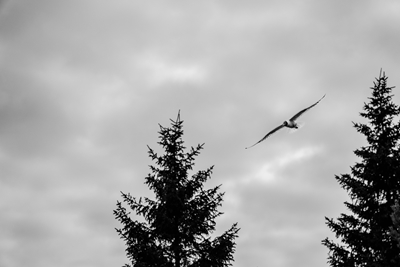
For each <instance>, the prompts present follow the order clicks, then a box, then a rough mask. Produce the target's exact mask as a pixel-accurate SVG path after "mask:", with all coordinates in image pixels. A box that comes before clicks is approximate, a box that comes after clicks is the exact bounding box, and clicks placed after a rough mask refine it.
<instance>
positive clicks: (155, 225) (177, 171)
mask: <svg viewBox="0 0 400 267" xmlns="http://www.w3.org/2000/svg"><path fill="white" fill-rule="evenodd" d="M171 122H172V126H171V127H170V128H164V127H162V126H161V125H160V132H159V134H160V139H161V141H159V142H158V144H160V145H161V146H162V147H163V149H164V150H165V153H164V154H163V155H161V156H159V155H158V154H157V153H155V152H154V151H153V150H152V149H151V148H150V147H148V148H149V156H150V158H151V159H152V160H153V161H154V164H155V165H154V166H150V170H151V173H150V174H148V176H147V177H146V178H145V183H146V184H147V185H148V186H149V188H150V189H151V190H153V191H154V194H155V200H152V199H149V198H146V197H145V198H142V197H140V198H139V199H136V198H135V197H132V196H131V195H130V194H129V193H128V194H125V193H122V198H123V202H125V203H126V205H127V206H129V208H130V209H131V210H133V211H134V212H135V213H136V215H137V216H143V217H144V221H142V222H139V221H136V220H133V219H132V218H131V217H130V212H128V211H127V210H126V208H125V207H124V206H123V205H122V203H121V202H119V201H117V209H116V210H114V215H115V217H116V219H117V220H119V221H120V223H121V224H123V227H122V228H121V229H116V230H117V232H118V234H119V235H120V237H121V238H122V239H123V240H125V243H126V246H127V248H126V254H127V257H128V259H129V260H130V263H131V265H129V264H126V265H125V266H135V267H139V266H140V267H144V266H148V267H150V266H157V267H180V266H182V267H188V266H190V267H200V266H201V267H203V266H205V267H206V266H229V265H232V264H231V261H233V253H234V251H235V245H236V244H235V242H234V240H235V238H236V237H237V233H238V231H239V228H237V223H235V224H233V225H232V226H231V227H230V229H228V230H227V231H225V232H224V233H223V234H222V235H220V236H217V237H214V238H212V237H211V234H212V233H213V232H214V231H215V225H216V223H215V218H216V217H218V216H219V215H221V214H222V212H219V211H218V210H217V208H218V207H219V206H221V202H222V197H223V193H221V192H219V189H220V186H217V187H214V188H212V189H204V186H203V184H204V183H205V182H206V181H207V180H208V179H209V178H210V176H211V173H212V169H213V167H210V168H208V169H206V170H203V171H198V172H197V173H195V174H194V175H192V176H191V177H189V172H190V171H191V170H192V168H193V166H194V159H195V157H196V156H197V155H199V153H200V150H201V149H202V148H203V145H204V144H202V145H198V146H197V147H196V148H193V147H192V148H191V149H190V151H189V152H185V147H184V146H183V143H184V142H183V140H182V136H183V130H182V123H183V121H181V119H180V116H179V113H178V117H177V119H176V121H173V120H171Z"/></svg>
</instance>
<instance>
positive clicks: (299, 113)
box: [290, 94, 326, 121]
mask: <svg viewBox="0 0 400 267" xmlns="http://www.w3.org/2000/svg"><path fill="white" fill-rule="evenodd" d="M325 96H326V94H325V95H324V96H323V97H321V99H320V100H318V101H317V102H315V103H314V104H312V105H311V106H309V107H308V108H305V109H303V110H301V111H299V112H298V113H297V114H296V115H294V116H293V117H291V118H290V120H291V121H295V120H297V118H298V117H300V116H301V115H303V113H304V112H306V111H307V110H309V109H311V108H312V107H314V106H315V105H317V104H318V103H319V101H321V100H322V98H324V97H325Z"/></svg>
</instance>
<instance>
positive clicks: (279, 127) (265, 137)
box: [246, 124, 285, 149]
mask: <svg viewBox="0 0 400 267" xmlns="http://www.w3.org/2000/svg"><path fill="white" fill-rule="evenodd" d="M283 127H285V126H284V125H283V124H282V125H279V126H278V127H276V128H275V129H273V130H272V131H270V132H269V133H267V134H266V135H265V136H264V137H263V138H262V139H261V140H260V141H258V142H257V143H255V144H254V145H252V146H249V147H246V149H248V148H251V147H253V146H255V145H257V144H258V143H261V142H262V141H264V140H265V139H267V137H268V136H270V135H271V134H273V133H274V132H276V131H278V130H279V129H281V128H283Z"/></svg>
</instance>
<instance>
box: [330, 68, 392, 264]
mask: <svg viewBox="0 0 400 267" xmlns="http://www.w3.org/2000/svg"><path fill="white" fill-rule="evenodd" d="M386 82H387V77H386V76H385V73H383V75H382V72H381V73H380V75H379V78H377V79H376V81H375V82H374V86H373V87H371V89H372V97H370V98H369V99H370V102H369V103H368V104H364V108H363V109H364V111H363V112H361V113H360V115H361V116H362V117H364V118H366V119H367V120H368V123H367V124H361V123H353V124H354V127H355V128H356V129H357V131H358V132H360V133H361V134H363V135H364V136H365V137H366V139H367V142H368V145H367V146H364V147H361V148H360V149H357V150H355V151H354V153H355V155H357V156H358V157H360V158H361V162H359V163H356V164H355V165H354V166H353V167H351V174H343V175H340V176H335V178H336V180H337V181H338V182H339V184H340V185H341V186H342V188H343V189H345V190H346V191H347V192H348V194H349V196H350V199H351V203H349V202H345V203H344V204H345V206H346V207H347V208H348V209H349V211H350V212H351V214H350V215H348V214H343V213H342V214H341V215H340V217H339V218H338V219H337V220H336V221H335V220H333V219H328V218H325V219H326V224H327V225H328V227H329V228H330V229H331V230H332V231H333V232H334V233H335V234H336V237H337V238H339V239H340V241H341V242H340V244H337V243H334V242H333V241H332V240H329V239H328V238H326V239H325V240H323V241H322V244H323V245H325V246H326V247H327V248H328V249H329V255H328V263H329V264H330V265H331V266H335V267H338V266H351V267H355V266H357V267H358V266H374V267H378V266H379V267H380V266H382V267H383V266H385V267H395V266H396V267H399V266H400V249H399V247H397V242H396V240H395V239H394V238H393V237H392V235H391V230H390V227H393V222H392V220H391V214H392V212H393V211H392V209H391V206H393V205H394V204H395V200H396V199H399V197H400V154H399V139H400V123H399V121H395V120H394V119H395V118H398V115H399V114H400V109H399V107H398V106H397V105H395V104H394V103H393V102H392V96H393V95H391V91H392V89H393V88H394V87H388V86H387V84H386Z"/></svg>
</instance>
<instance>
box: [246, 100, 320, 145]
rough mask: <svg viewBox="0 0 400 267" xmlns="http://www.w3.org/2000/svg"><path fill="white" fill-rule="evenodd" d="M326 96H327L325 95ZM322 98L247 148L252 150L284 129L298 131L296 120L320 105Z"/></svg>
mask: <svg viewBox="0 0 400 267" xmlns="http://www.w3.org/2000/svg"><path fill="white" fill-rule="evenodd" d="M325 95H326V94H325ZM325 95H324V96H323V97H321V99H320V100H318V101H317V102H315V103H314V104H312V105H311V106H309V107H308V108H305V109H303V110H301V111H299V112H298V113H297V114H296V115H294V116H293V117H291V118H290V119H289V120H288V121H284V122H283V123H282V124H281V125H279V126H278V127H276V128H275V129H273V130H272V131H270V132H269V133H267V134H266V135H265V136H264V137H263V138H262V139H261V140H260V141H258V142H257V143H255V144H254V145H252V146H249V147H246V149H248V148H251V147H253V146H255V145H257V144H258V143H261V142H262V141H264V140H265V139H267V137H268V136H270V135H271V134H273V133H275V132H276V131H278V130H280V129H282V128H283V127H288V128H295V129H297V128H298V127H299V126H298V124H297V123H296V120H297V119H298V118H299V117H300V116H301V115H303V113H304V112H306V111H307V110H309V109H311V108H312V107H314V106H315V105H317V104H318V103H319V101H321V100H322V99H323V98H324V97H325Z"/></svg>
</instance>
